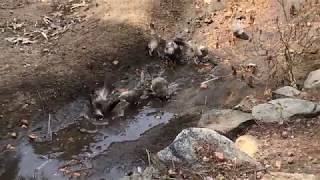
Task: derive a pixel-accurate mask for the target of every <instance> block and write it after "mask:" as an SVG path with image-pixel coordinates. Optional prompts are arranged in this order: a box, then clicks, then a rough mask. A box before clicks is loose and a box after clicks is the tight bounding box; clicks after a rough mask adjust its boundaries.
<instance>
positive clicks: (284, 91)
mask: <svg viewBox="0 0 320 180" xmlns="http://www.w3.org/2000/svg"><path fill="white" fill-rule="evenodd" d="M273 93H274V94H276V95H280V96H284V97H295V96H298V95H299V94H300V93H301V92H300V91H299V90H297V89H296V88H294V87H291V86H284V87H282V88H279V89H277V90H275V91H273Z"/></svg>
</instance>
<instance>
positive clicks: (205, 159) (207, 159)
mask: <svg viewBox="0 0 320 180" xmlns="http://www.w3.org/2000/svg"><path fill="white" fill-rule="evenodd" d="M202 161H203V162H209V161H210V159H209V158H207V157H206V156H204V157H203V158H202Z"/></svg>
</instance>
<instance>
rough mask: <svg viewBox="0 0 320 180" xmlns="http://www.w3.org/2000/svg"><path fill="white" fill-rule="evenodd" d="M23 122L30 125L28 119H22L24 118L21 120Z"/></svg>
mask: <svg viewBox="0 0 320 180" xmlns="http://www.w3.org/2000/svg"><path fill="white" fill-rule="evenodd" d="M21 124H23V125H29V121H28V120H26V119H22V120H21Z"/></svg>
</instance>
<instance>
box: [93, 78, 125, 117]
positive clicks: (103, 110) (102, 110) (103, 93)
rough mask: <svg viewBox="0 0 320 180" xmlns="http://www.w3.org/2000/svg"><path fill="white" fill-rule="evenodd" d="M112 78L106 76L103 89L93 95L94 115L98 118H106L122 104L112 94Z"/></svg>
mask: <svg viewBox="0 0 320 180" xmlns="http://www.w3.org/2000/svg"><path fill="white" fill-rule="evenodd" d="M112 79H113V78H112V77H111V76H109V75H106V77H105V81H104V85H103V87H101V88H99V89H97V90H95V91H94V93H93V94H92V95H91V109H92V114H93V115H94V116H95V117H96V118H98V119H102V118H104V117H105V116H106V115H107V114H108V113H109V112H111V111H112V109H114V108H115V106H116V105H117V104H118V103H119V102H120V100H119V98H118V97H117V96H115V95H114V94H113V92H112V90H113V85H112Z"/></svg>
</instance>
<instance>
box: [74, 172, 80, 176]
mask: <svg viewBox="0 0 320 180" xmlns="http://www.w3.org/2000/svg"><path fill="white" fill-rule="evenodd" d="M72 176H73V177H80V176H81V174H80V173H78V172H75V173H73V174H72Z"/></svg>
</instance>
